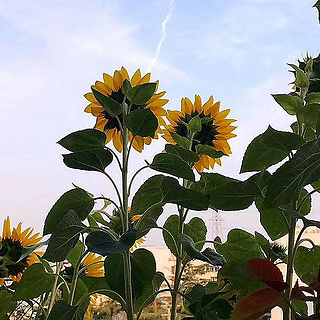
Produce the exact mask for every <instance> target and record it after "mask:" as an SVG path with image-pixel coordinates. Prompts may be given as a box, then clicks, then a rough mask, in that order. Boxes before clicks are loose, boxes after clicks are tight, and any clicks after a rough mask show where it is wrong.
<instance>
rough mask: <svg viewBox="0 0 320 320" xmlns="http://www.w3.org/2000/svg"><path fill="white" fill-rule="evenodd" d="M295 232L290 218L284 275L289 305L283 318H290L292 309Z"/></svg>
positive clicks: (293, 222)
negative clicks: (285, 271) (285, 272)
mask: <svg viewBox="0 0 320 320" xmlns="http://www.w3.org/2000/svg"><path fill="white" fill-rule="evenodd" d="M295 232H296V219H295V218H291V221H290V231H289V239H288V258H289V261H288V264H287V275H286V282H287V283H288V285H289V287H288V289H287V291H286V297H287V300H288V301H289V305H288V306H287V307H286V308H285V310H284V315H285V317H284V319H287V320H292V319H293V318H292V316H293V315H292V310H291V308H290V297H291V292H292V285H293V261H294V253H295Z"/></svg>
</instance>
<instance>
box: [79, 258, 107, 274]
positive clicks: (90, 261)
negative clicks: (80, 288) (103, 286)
mask: <svg viewBox="0 0 320 320" xmlns="http://www.w3.org/2000/svg"><path fill="white" fill-rule="evenodd" d="M82 265H83V266H84V267H87V269H86V271H85V274H86V276H88V277H94V278H102V277H104V265H103V257H102V256H100V255H98V254H95V253H88V254H87V256H86V257H85V258H84V260H83V261H82Z"/></svg>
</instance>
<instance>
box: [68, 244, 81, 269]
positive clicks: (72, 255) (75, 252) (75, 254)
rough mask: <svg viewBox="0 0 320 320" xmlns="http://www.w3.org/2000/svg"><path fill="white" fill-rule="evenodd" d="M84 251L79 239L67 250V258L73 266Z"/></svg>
mask: <svg viewBox="0 0 320 320" xmlns="http://www.w3.org/2000/svg"><path fill="white" fill-rule="evenodd" d="M84 251H85V246H84V244H83V243H82V242H81V241H78V243H77V244H76V245H75V246H74V247H73V248H72V250H71V251H70V252H69V254H68V256H67V260H68V261H69V262H70V263H71V264H72V265H73V266H75V265H76V264H77V262H78V261H79V259H80V257H81V255H82V254H83V253H84Z"/></svg>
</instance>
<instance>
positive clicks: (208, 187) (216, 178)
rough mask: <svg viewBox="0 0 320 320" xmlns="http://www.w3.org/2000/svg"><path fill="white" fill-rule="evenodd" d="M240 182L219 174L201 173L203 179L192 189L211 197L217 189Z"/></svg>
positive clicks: (194, 184)
mask: <svg viewBox="0 0 320 320" xmlns="http://www.w3.org/2000/svg"><path fill="white" fill-rule="evenodd" d="M237 181H239V180H237V179H233V178H230V177H226V176H223V175H221V174H219V173H201V179H200V180H199V181H198V182H195V183H193V184H192V185H191V189H193V190H196V191H199V192H201V193H204V194H207V195H210V194H211V193H212V192H214V191H215V190H216V189H217V188H219V187H222V186H224V185H225V184H227V183H229V182H237Z"/></svg>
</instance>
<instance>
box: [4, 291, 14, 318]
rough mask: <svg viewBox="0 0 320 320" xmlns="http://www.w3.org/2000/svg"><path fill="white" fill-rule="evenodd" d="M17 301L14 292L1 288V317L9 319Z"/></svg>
mask: <svg viewBox="0 0 320 320" xmlns="http://www.w3.org/2000/svg"><path fill="white" fill-rule="evenodd" d="M16 305H17V302H16V301H14V299H13V294H12V293H11V292H9V291H8V290H5V289H2V290H0V319H1V320H2V319H3V320H7V319H9V317H8V314H9V313H10V312H11V311H13V310H14V309H15V307H16Z"/></svg>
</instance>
